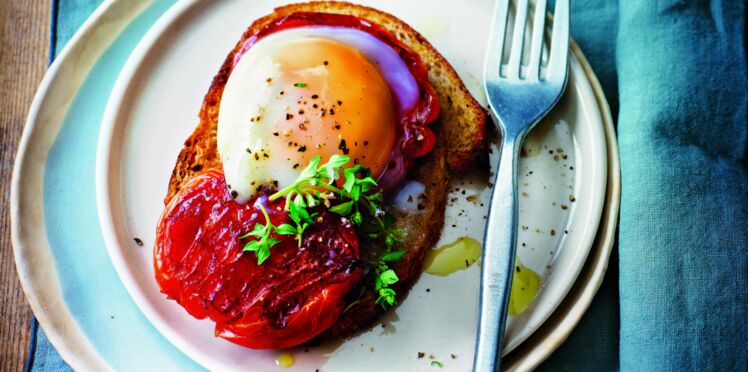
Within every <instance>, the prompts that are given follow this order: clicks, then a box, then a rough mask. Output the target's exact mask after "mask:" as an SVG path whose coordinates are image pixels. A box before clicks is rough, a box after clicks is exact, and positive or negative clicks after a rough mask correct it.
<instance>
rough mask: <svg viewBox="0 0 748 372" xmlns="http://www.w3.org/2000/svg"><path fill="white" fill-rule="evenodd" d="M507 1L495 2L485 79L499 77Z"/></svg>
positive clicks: (507, 8) (507, 11)
mask: <svg viewBox="0 0 748 372" xmlns="http://www.w3.org/2000/svg"><path fill="white" fill-rule="evenodd" d="M509 1H510V0H498V1H497V2H496V9H495V10H494V19H493V23H492V24H491V33H490V34H489V35H490V38H489V40H488V48H487V51H486V63H485V71H484V73H483V74H484V75H485V76H484V77H485V79H486V81H496V80H498V79H499V78H500V77H501V60H502V59H503V58H504V57H503V56H504V38H505V35H506V23H507V22H506V21H507V16H508V15H509Z"/></svg>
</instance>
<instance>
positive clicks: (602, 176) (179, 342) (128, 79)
mask: <svg viewBox="0 0 748 372" xmlns="http://www.w3.org/2000/svg"><path fill="white" fill-rule="evenodd" d="M210 5H211V4H210V2H208V1H205V0H187V1H183V2H179V3H177V4H176V5H175V6H174V7H172V8H171V9H169V10H168V11H167V12H166V13H164V14H163V15H162V17H161V18H160V19H159V20H158V21H157V22H156V23H155V24H154V25H153V26H152V27H151V29H150V30H149V31H148V33H147V34H146V35H145V36H144V37H143V38H142V39H141V40H140V42H139V43H138V45H137V47H136V48H135V49H134V50H133V52H132V54H131V55H130V57H129V58H128V60H127V62H126V64H125V66H124V68H123V69H122V71H121V73H120V76H119V77H118V79H117V83H116V84H115V86H114V88H113V89H112V94H111V96H110V99H109V102H108V103H107V107H106V110H105V113H104V117H103V119H102V129H101V130H100V134H99V142H98V146H97V155H96V160H97V162H96V175H95V177H96V201H97V207H98V209H99V222H100V226H101V230H102V232H103V235H104V241H105V243H106V246H107V247H106V248H107V251H108V253H109V257H110V259H111V261H112V263H113V266H114V267H115V270H116V272H117V274H118V276H119V278H120V281H122V283H123V284H124V285H125V287H126V289H127V291H128V293H129V294H130V297H131V298H132V299H133V301H134V302H135V303H136V304H137V306H138V307H139V309H140V311H141V312H142V313H143V314H144V315H146V318H148V320H149V321H150V322H151V324H152V325H153V326H154V327H155V328H156V329H157V330H158V331H159V332H161V333H162V334H163V335H164V336H165V337H166V338H167V339H168V340H169V341H170V342H171V343H173V344H174V345H175V346H176V347H177V348H178V349H180V350H181V351H182V352H184V353H185V354H186V355H188V356H189V357H190V358H192V359H194V360H195V361H196V362H198V363H199V364H201V365H202V366H204V367H207V368H214V367H217V366H220V365H221V360H220V359H216V358H213V357H212V356H211V354H210V352H208V351H206V350H204V349H203V348H200V347H197V346H196V345H195V344H194V343H192V342H190V341H189V338H185V337H184V335H183V334H182V333H181V332H180V331H179V330H178V329H177V328H176V327H175V326H174V323H173V321H172V320H170V319H166V318H165V317H164V315H163V309H162V308H160V307H158V306H155V305H153V296H152V291H151V290H150V289H148V288H147V287H145V286H144V285H143V284H142V283H141V281H139V280H137V276H136V275H133V273H132V271H133V270H132V267H133V265H132V262H131V258H129V256H128V254H126V253H125V252H126V247H127V245H126V243H125V242H129V240H130V238H129V237H127V236H125V235H124V232H123V231H122V229H118V228H117V227H118V226H119V223H118V222H117V221H120V222H122V220H121V218H122V217H123V213H124V210H125V209H126V206H125V204H124V201H123V200H122V198H121V197H120V196H121V195H122V192H123V190H122V188H121V187H122V184H121V181H122V177H123V174H122V169H121V163H120V162H121V161H122V159H123V156H124V151H125V150H124V146H125V143H124V142H122V141H120V139H121V138H123V133H125V132H124V131H126V129H127V123H128V122H129V121H130V115H131V110H130V109H129V107H130V106H131V105H132V104H133V101H132V100H133V99H134V98H133V97H137V95H138V93H142V92H141V91H139V89H140V87H141V83H139V82H140V81H143V77H142V76H139V75H138V74H139V73H146V74H148V73H150V72H151V71H153V69H154V68H158V67H157V66H159V65H158V61H154V58H157V56H156V57H154V54H158V53H159V50H161V49H162V48H161V47H160V46H163V44H162V43H164V42H167V43H168V42H169V41H170V40H173V39H174V38H175V34H174V31H173V28H174V27H181V26H182V25H184V24H185V23H189V22H191V21H193V20H194V17H195V16H196V15H195V14H194V13H195V12H196V9H200V8H202V7H205V6H210ZM167 48H168V46H167ZM481 49H483V48H481ZM575 56H576V55H575ZM570 68H574V69H575V70H577V69H579V70H581V71H582V72H581V74H580V75H582V76H580V77H579V78H578V79H575V80H578V81H577V84H576V86H577V88H576V89H578V90H580V91H581V93H580V94H582V95H581V96H579V97H578V99H579V100H580V102H579V103H578V106H580V107H583V106H586V105H590V106H592V108H591V110H594V111H593V112H591V113H590V114H591V116H589V117H590V118H595V117H597V116H599V118H598V120H599V121H598V120H595V121H594V126H591V127H590V128H586V129H581V130H582V131H583V132H589V135H591V136H592V137H591V138H590V140H591V141H593V143H592V144H589V145H587V146H589V148H588V149H589V150H590V151H592V154H593V158H597V157H600V159H599V160H596V161H593V162H591V164H590V165H587V166H586V167H589V168H588V170H587V172H590V173H589V176H590V177H592V178H591V180H593V181H594V182H595V183H596V184H597V183H598V182H599V185H598V186H595V187H593V189H592V191H593V194H592V196H593V197H594V200H592V201H591V204H589V206H588V207H586V209H587V212H586V213H588V214H585V215H582V216H579V217H577V218H580V221H577V222H580V223H581V224H582V225H581V226H580V233H581V234H583V237H582V240H581V241H580V242H581V244H580V246H579V247H577V248H576V249H574V250H573V252H574V253H572V256H573V258H571V259H572V260H573V261H572V262H571V264H572V265H571V266H569V267H568V270H567V271H564V272H562V273H561V274H559V275H561V277H562V278H569V279H572V280H570V282H569V284H561V285H560V287H559V288H557V289H558V290H559V293H558V296H553V297H551V298H550V299H551V301H550V305H549V306H548V307H547V308H548V309H547V310H545V311H542V312H540V313H539V314H537V316H536V317H534V319H533V323H531V324H530V326H529V327H528V328H527V329H525V330H524V331H523V332H522V333H520V335H519V337H518V338H516V339H514V340H512V342H511V343H509V344H508V347H507V351H509V352H511V351H513V350H514V349H516V348H518V347H519V346H520V345H521V344H522V343H523V342H524V341H525V340H526V339H528V338H529V337H531V336H532V334H533V333H534V332H535V331H537V330H538V329H539V328H540V327H542V325H543V324H544V323H545V322H546V321H547V320H548V318H550V317H551V316H552V315H553V314H554V312H555V311H556V309H557V308H558V306H559V305H560V304H561V303H562V302H563V301H564V299H565V298H566V296H567V295H568V293H569V292H570V291H571V289H572V287H573V286H574V284H575V283H576V280H577V278H578V277H579V274H580V272H581V271H582V270H583V268H584V266H585V265H586V263H587V258H588V257H589V255H590V253H591V251H592V248H593V246H594V241H595V238H596V236H597V230H598V227H599V224H600V220H601V217H602V211H603V209H604V206H605V205H604V203H605V195H606V188H607V178H608V177H607V171H608V170H607V160H606V158H607V146H606V137H605V130H604V128H603V126H604V123H603V120H602V113H601V107H600V106H599V105H598V104H597V102H596V96H595V91H594V89H593V87H592V83H591V81H590V79H589V77H588V76H587V75H586V71H585V70H584V68H583V67H582V64H581V61H580V60H579V59H578V58H577V60H576V62H573V61H570ZM574 95H575V96H576V94H574ZM593 120H594V119H593ZM593 164H597V165H593ZM600 164H602V165H600ZM547 284H548V283H546V285H547ZM546 301H547V300H546ZM507 354H508V353H507Z"/></svg>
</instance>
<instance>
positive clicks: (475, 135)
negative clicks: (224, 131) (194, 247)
mask: <svg viewBox="0 0 748 372" xmlns="http://www.w3.org/2000/svg"><path fill="white" fill-rule="evenodd" d="M295 12H320V13H337V14H348V15H353V16H357V17H360V18H363V19H366V20H369V21H371V22H373V23H376V24H378V25H379V26H381V27H383V28H384V29H386V30H387V31H389V32H390V33H392V34H393V35H394V36H395V37H396V38H397V39H399V40H400V41H401V42H403V43H404V44H405V45H407V46H408V47H409V48H410V49H411V50H413V51H414V52H416V53H417V54H418V55H419V56H420V57H421V59H422V60H423V62H424V64H425V65H426V67H427V70H428V75H429V83H430V84H431V85H432V87H433V88H434V90H435V91H436V95H437V97H438V100H439V104H440V106H441V115H440V117H439V119H438V120H437V121H436V122H435V123H432V124H431V128H432V129H433V130H434V131H435V133H436V135H437V143H436V146H435V147H434V150H433V151H432V152H431V153H430V154H428V155H427V156H425V157H423V158H420V159H418V160H417V162H416V164H415V165H414V167H413V169H412V170H411V172H410V174H409V177H408V178H410V179H414V180H417V181H419V182H421V183H423V184H424V185H425V186H426V190H425V192H424V194H423V195H422V196H421V198H420V199H419V203H418V209H417V210H416V211H413V212H411V213H402V212H400V213H398V212H395V215H396V217H397V226H398V227H401V228H403V230H404V235H403V243H402V247H400V248H401V249H404V250H405V251H406V253H405V255H404V256H403V258H402V259H401V260H400V261H398V262H397V263H396V264H395V265H394V266H395V267H394V269H395V271H396V273H397V275H398V277H399V278H400V280H399V281H398V282H397V283H395V284H394V286H393V289H394V290H395V291H396V292H397V294H398V301H400V300H402V298H403V297H404V296H405V295H406V294H407V292H408V290H409V289H410V287H411V286H412V285H413V283H414V282H415V280H416V279H417V278H418V276H419V275H420V273H421V265H422V261H423V258H424V255H425V253H426V251H427V249H430V248H431V247H432V246H433V245H434V244H436V242H437V241H438V239H439V235H440V234H441V229H442V225H443V224H444V210H445V206H446V197H447V182H448V180H449V174H450V172H452V171H454V172H461V171H464V170H467V169H469V168H471V167H472V165H473V164H474V162H475V160H476V158H478V157H479V155H481V154H482V153H483V151H484V143H485V135H486V134H485V123H486V112H485V110H484V109H483V108H482V107H481V106H480V104H478V102H477V101H476V100H475V99H474V98H473V97H472V96H471V95H470V93H469V92H468V90H467V88H466V87H465V85H464V84H463V83H462V81H461V80H460V78H459V77H458V75H457V73H456V72H455V70H454V69H453V68H452V66H450V64H449V63H448V62H447V61H446V60H445V59H444V57H443V56H442V55H441V54H439V52H437V51H436V50H435V49H434V47H433V46H431V44H429V42H428V41H426V39H425V38H424V37H423V36H421V35H420V34H419V33H418V32H416V31H415V30H414V29H413V28H411V27H410V26H408V25H407V24H405V23H404V22H403V21H401V20H399V19H398V18H396V17H394V16H392V15H390V14H387V13H384V12H381V11H378V10H375V9H372V8H368V7H364V6H360V5H355V4H350V3H344V2H309V3H302V4H292V5H287V6H283V7H279V8H276V9H275V11H274V13H272V14H269V15H267V16H265V17H262V18H260V19H258V20H256V21H255V22H254V23H252V25H250V26H249V28H248V29H247V31H246V32H245V33H244V34H243V35H242V38H241V40H240V41H239V42H238V43H237V45H236V47H235V48H234V49H233V50H232V51H231V52H230V53H229V55H228V56H227V57H226V60H225V61H224V63H223V65H222V66H221V68H220V70H219V71H218V74H217V75H216V76H215V77H214V78H213V82H212V84H211V86H210V89H209V90H208V93H207V94H206V95H205V99H204V101H203V105H202V108H201V109H200V114H199V124H198V125H197V128H196V129H195V130H194V132H193V133H192V135H190V137H189V138H188V139H187V140H186V141H185V143H184V147H183V148H182V150H181V152H180V153H179V156H178V158H177V163H176V165H175V167H174V170H173V171H172V175H171V180H170V182H169V189H168V193H167V195H166V198H165V200H164V202H165V204H168V203H169V201H170V200H171V199H172V198H173V197H174V195H176V194H177V193H178V192H179V190H180V189H181V188H182V187H183V186H184V185H185V184H186V183H187V182H189V181H190V180H191V179H192V178H193V177H195V176H196V175H198V174H200V173H202V172H203V171H206V170H208V169H212V168H215V167H220V166H221V162H220V158H219V155H218V150H217V146H216V130H217V124H218V110H219V106H220V103H221V96H222V94H223V89H224V87H225V86H226V83H227V81H228V78H229V75H230V74H231V70H232V62H233V60H234V56H235V55H236V53H237V52H238V51H239V49H240V48H241V46H242V44H243V43H244V41H245V40H246V39H247V38H249V37H250V36H251V35H252V34H254V33H255V32H256V31H257V30H259V29H261V28H262V27H263V26H265V25H267V24H269V23H270V22H272V21H274V20H275V19H278V18H280V17H283V16H286V15H288V14H291V13H295ZM376 250H377V249H376V248H375V247H372V248H370V249H369V251H376ZM362 285H363V284H362ZM354 292H356V293H352V294H351V295H352V297H351V299H350V301H354V300H357V301H358V302H357V303H356V304H355V305H354V306H351V307H350V308H349V309H348V310H347V311H345V312H344V313H343V314H342V315H341V317H340V319H339V320H338V321H337V323H336V324H335V325H333V326H332V328H330V329H328V330H327V331H326V332H325V333H323V334H322V335H321V336H320V338H322V339H330V338H339V337H344V336H346V335H349V334H351V333H353V332H356V331H357V330H359V329H361V328H363V327H366V326H368V325H369V324H371V323H372V322H373V321H375V320H376V319H377V318H378V317H379V316H380V315H381V313H382V312H383V310H382V309H381V308H380V307H379V306H378V305H376V304H375V303H374V302H375V300H376V296H375V295H374V293H373V292H372V291H354ZM359 293H361V296H360V297H359Z"/></svg>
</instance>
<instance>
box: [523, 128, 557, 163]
mask: <svg viewBox="0 0 748 372" xmlns="http://www.w3.org/2000/svg"><path fill="white" fill-rule="evenodd" d="M552 128H553V123H551V122H550V121H549V120H543V121H541V122H540V124H539V125H538V126H537V127H535V128H533V130H532V131H530V133H528V134H527V138H525V143H524V144H523V145H522V151H521V152H520V155H521V156H522V157H523V158H530V157H533V156H537V155H540V153H541V152H542V151H543V145H544V144H545V143H546V137H548V134H549V133H550V132H551V129H552Z"/></svg>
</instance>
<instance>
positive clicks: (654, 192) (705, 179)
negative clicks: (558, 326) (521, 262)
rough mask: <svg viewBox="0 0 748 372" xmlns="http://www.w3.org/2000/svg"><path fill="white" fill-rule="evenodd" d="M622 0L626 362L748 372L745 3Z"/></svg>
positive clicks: (621, 242)
mask: <svg viewBox="0 0 748 372" xmlns="http://www.w3.org/2000/svg"><path fill="white" fill-rule="evenodd" d="M620 4H621V6H620V14H619V22H620V27H619V34H618V39H617V40H618V43H617V48H616V64H617V66H618V82H619V89H620V115H619V117H618V134H619V143H620V153H621V167H622V169H621V171H622V178H623V194H622V198H621V220H620V230H619V231H620V233H619V248H618V249H619V257H620V277H619V279H620V281H619V288H620V304H621V313H620V314H621V330H620V356H621V360H620V365H621V368H622V369H625V370H632V369H640V368H644V369H647V370H726V371H737V370H746V368H748V336H747V334H748V169H747V168H746V166H748V162H747V159H746V150H747V149H748V148H747V147H746V146H747V143H746V140H747V139H748V138H747V137H748V133H747V130H748V128H747V126H748V121H746V106H747V105H748V86H747V85H746V73H747V71H746V54H745V52H746V48H745V39H744V37H745V23H744V21H745V6H746V5H745V2H744V1H739V0H713V1H683V0H681V1H677V0H667V1H652V0H636V1H621V3H620Z"/></svg>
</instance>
